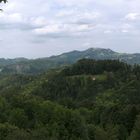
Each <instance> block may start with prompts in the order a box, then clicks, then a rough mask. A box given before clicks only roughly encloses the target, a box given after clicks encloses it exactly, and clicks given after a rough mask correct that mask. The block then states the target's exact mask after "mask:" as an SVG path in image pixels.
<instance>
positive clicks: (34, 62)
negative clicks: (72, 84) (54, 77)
mask: <svg viewBox="0 0 140 140" xmlns="http://www.w3.org/2000/svg"><path fill="white" fill-rule="evenodd" d="M83 58H88V59H95V60H106V59H111V60H114V59H117V60H120V61H122V62H126V63H128V64H140V54H138V53H137V54H127V53H118V52H114V51H112V50H111V49H101V48H90V49H87V50H85V51H72V52H68V53H63V54H61V55H57V56H51V57H46V58H38V59H26V58H16V59H3V58H2V59H0V68H1V69H0V71H1V72H2V73H19V74H25V73H26V74H38V73H42V72H45V71H47V70H49V69H53V68H58V67H63V66H66V65H70V64H73V63H75V62H76V61H78V60H80V59H83Z"/></svg>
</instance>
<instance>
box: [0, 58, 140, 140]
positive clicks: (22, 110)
mask: <svg viewBox="0 0 140 140" xmlns="http://www.w3.org/2000/svg"><path fill="white" fill-rule="evenodd" d="M0 111H1V113H0V139H1V140H19V139H20V140H139V139H140V127H139V126H140V66H137V65H135V66H131V65H128V64H126V63H123V62H120V61H118V60H98V61H97V60H92V59H82V60H79V61H78V62H77V63H75V64H73V65H71V66H67V67H65V68H63V69H54V70H51V71H48V72H47V73H43V74H40V75H23V74H22V75H19V74H5V75H0Z"/></svg>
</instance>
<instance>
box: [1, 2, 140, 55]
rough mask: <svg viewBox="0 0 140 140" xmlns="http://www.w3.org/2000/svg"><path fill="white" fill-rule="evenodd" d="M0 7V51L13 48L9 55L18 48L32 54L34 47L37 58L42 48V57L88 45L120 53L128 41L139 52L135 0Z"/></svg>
mask: <svg viewBox="0 0 140 140" xmlns="http://www.w3.org/2000/svg"><path fill="white" fill-rule="evenodd" d="M1 6H2V7H1V8H2V9H4V12H2V13H0V33H1V36H0V38H2V39H3V41H2V42H1V46H3V47H1V48H3V49H4V48H5V49H6V48H7V46H8V47H9V46H13V55H14V51H15V52H16V53H15V54H18V52H17V51H20V49H21V48H20V47H19V46H23V47H24V46H28V47H29V48H30V50H34V51H36V49H34V48H35V47H37V48H38V49H37V50H40V56H41V54H42V53H43V54H44V53H45V51H44V52H42V51H41V49H39V47H42V46H43V47H44V50H45V49H46V53H47V52H49V50H50V49H54V50H56V48H57V50H58V51H57V52H59V53H60V52H61V51H62V50H66V51H67V50H73V49H80V48H84V49H85V48H86V47H88V46H89V45H88V44H91V45H90V46H91V47H94V46H95V47H96V46H97V47H98V46H100V47H101V45H103V47H110V48H113V49H114V48H115V49H116V50H117V48H119V50H121V49H123V48H127V46H130V44H131V43H130V42H131V41H132V42H136V43H132V46H131V48H133V49H134V47H133V45H135V48H137V50H138V49H139V44H140V41H139V36H140V4H139V0H30V1H29V0H20V1H19V0H9V2H8V3H7V4H5V5H3V4H2V5H1ZM7 34H8V36H7ZM15 38H20V39H21V40H19V39H18V40H15ZM126 38H127V39H128V40H127V41H126ZM50 40H54V41H53V42H51V41H50ZM21 42H22V43H21ZM95 42H97V43H95ZM98 42H102V43H98ZM128 42H129V43H128ZM86 43H87V44H86ZM23 44H24V45H23ZM83 44H84V45H83ZM116 44H117V45H116ZM122 44H123V45H122ZM92 45H93V46H92ZM50 46H51V47H50ZM60 46H61V47H62V48H61V49H59V47H60ZM114 46H115V47H114ZM119 46H120V47H119ZM124 46H126V47H124ZM28 47H25V48H26V49H27V50H28ZM1 48H0V55H1V56H2V55H3V53H1ZM17 48H19V49H17ZM21 50H24V48H22V49H21ZM30 50H29V53H28V54H30V52H31V51H30ZM123 50H126V51H127V50H129V49H128V48H127V49H123ZM131 50H132V49H131ZM23 52H24V51H23ZM26 52H27V51H26ZM52 52H55V51H52ZM32 53H33V52H31V54H32ZM38 53H39V52H37V51H36V52H35V54H36V55H37V54H38ZM9 55H10V54H9ZM25 55H26V54H25ZM46 55H47V54H46ZM49 55H50V54H49ZM44 56H45V55H44Z"/></svg>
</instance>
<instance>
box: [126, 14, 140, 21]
mask: <svg viewBox="0 0 140 140" xmlns="http://www.w3.org/2000/svg"><path fill="white" fill-rule="evenodd" d="M125 19H127V20H131V21H134V20H137V19H140V13H129V14H127V15H126V16H125Z"/></svg>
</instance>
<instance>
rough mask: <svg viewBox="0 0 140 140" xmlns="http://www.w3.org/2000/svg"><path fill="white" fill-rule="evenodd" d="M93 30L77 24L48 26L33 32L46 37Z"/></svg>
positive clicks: (85, 25)
mask: <svg viewBox="0 0 140 140" xmlns="http://www.w3.org/2000/svg"><path fill="white" fill-rule="evenodd" d="M92 29H94V26H89V25H88V24H83V25H78V24H54V25H48V26H45V27H42V28H36V29H34V30H33V32H34V33H36V34H38V35H48V34H58V33H67V34H71V33H76V32H77V33H78V32H87V31H89V30H92Z"/></svg>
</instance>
